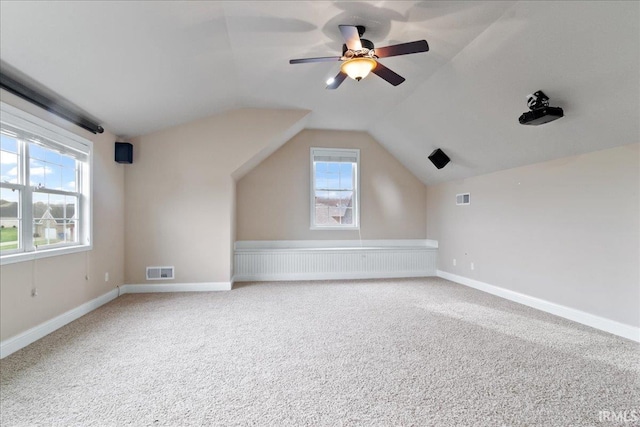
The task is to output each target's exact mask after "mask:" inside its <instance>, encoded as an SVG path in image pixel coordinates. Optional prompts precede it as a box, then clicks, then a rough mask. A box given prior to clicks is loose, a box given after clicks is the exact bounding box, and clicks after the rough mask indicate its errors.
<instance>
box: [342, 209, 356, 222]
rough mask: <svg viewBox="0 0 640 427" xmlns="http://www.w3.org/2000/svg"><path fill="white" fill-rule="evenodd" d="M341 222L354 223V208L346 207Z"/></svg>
mask: <svg viewBox="0 0 640 427" xmlns="http://www.w3.org/2000/svg"><path fill="white" fill-rule="evenodd" d="M340 224H342V225H353V209H352V208H346V209H345V210H344V213H343V215H342V217H341V218H340Z"/></svg>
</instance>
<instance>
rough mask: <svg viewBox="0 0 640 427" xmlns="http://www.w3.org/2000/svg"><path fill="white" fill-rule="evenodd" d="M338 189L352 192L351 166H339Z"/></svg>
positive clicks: (342, 164) (347, 164) (345, 164)
mask: <svg viewBox="0 0 640 427" xmlns="http://www.w3.org/2000/svg"><path fill="white" fill-rule="evenodd" d="M338 188H340V189H341V190H353V164H352V163H341V164H340V183H339V186H338Z"/></svg>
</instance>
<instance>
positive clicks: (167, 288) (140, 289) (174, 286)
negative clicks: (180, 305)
mask: <svg viewBox="0 0 640 427" xmlns="http://www.w3.org/2000/svg"><path fill="white" fill-rule="evenodd" d="M232 287H233V282H205V283H162V284H156V283H153V284H134V285H122V286H120V295H124V294H145V293H151V292H211V291H230V290H231V288H232Z"/></svg>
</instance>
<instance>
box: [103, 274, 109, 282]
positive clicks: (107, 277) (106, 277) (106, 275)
mask: <svg viewBox="0 0 640 427" xmlns="http://www.w3.org/2000/svg"><path fill="white" fill-rule="evenodd" d="M104 281H105V282H108V281H109V272H106V273H104Z"/></svg>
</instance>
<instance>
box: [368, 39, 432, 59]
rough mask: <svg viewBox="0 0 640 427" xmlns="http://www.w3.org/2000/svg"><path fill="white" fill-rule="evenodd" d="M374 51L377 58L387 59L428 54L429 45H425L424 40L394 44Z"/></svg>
mask: <svg viewBox="0 0 640 427" xmlns="http://www.w3.org/2000/svg"><path fill="white" fill-rule="evenodd" d="M375 51H376V56H377V57H378V58H388V57H390V56H398V55H408V54H410V53H420V52H428V51H429V43H427V41H426V40H418V41H415V42H409V43H400V44H394V45H392V46H384V47H377V48H376V49H375Z"/></svg>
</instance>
